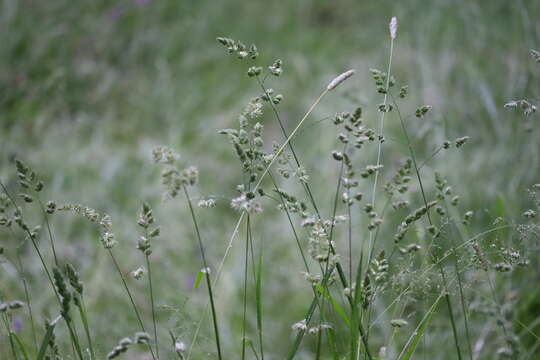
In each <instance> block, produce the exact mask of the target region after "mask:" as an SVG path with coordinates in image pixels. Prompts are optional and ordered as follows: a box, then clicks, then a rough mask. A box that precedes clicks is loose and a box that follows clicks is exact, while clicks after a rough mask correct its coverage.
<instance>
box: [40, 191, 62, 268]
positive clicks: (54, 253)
mask: <svg viewBox="0 0 540 360" xmlns="http://www.w3.org/2000/svg"><path fill="white" fill-rule="evenodd" d="M36 198H37V200H38V203H39V208H40V209H41V212H42V214H43V218H44V220H45V225H46V226H47V233H48V234H49V240H50V242H51V249H52V253H53V258H54V265H56V267H59V266H58V257H57V256H56V249H55V247H54V237H53V234H52V231H51V225H50V224H49V217H48V215H47V212H46V211H45V208H44V207H43V203H42V202H41V199H40V198H39V194H37V193H36Z"/></svg>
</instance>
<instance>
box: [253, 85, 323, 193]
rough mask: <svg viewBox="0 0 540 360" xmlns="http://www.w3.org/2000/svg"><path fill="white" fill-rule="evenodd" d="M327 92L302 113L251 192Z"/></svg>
mask: <svg viewBox="0 0 540 360" xmlns="http://www.w3.org/2000/svg"><path fill="white" fill-rule="evenodd" d="M327 93H328V89H327V88H325V89H324V91H323V92H322V93H321V95H319V97H318V98H317V99H316V100H315V102H314V103H313V104H311V106H310V107H309V109H308V111H307V112H306V113H305V114H304V116H303V117H302V119H301V120H300V121H299V122H298V124H297V125H296V127H295V128H294V130H293V131H292V132H291V134H290V135H289V136H288V137H287V139H286V140H285V142H284V143H283V144H282V145H281V146H280V147H279V148H278V151H276V153H275V154H274V156H273V157H272V160H271V161H270V163H269V164H268V166H266V168H265V169H264V172H263V173H262V174H261V176H260V177H259V181H257V184H256V185H255V188H254V189H253V192H256V191H257V189H258V188H259V186H260V185H261V183H262V181H263V179H264V177H265V176H266V174H268V171H269V170H270V168H271V167H272V165H274V162H275V161H276V160H277V159H278V157H279V155H281V153H282V152H283V150H284V149H285V147H286V146H287V145H288V144H289V143H290V141H291V140H292V138H293V137H294V135H296V133H297V132H298V130H299V129H300V127H301V126H302V124H303V123H304V122H305V121H306V119H307V118H308V117H309V115H310V114H311V113H312V112H313V110H315V107H316V106H317V105H318V104H319V103H320V102H321V100H322V98H323V97H324V96H325V95H326V94H327Z"/></svg>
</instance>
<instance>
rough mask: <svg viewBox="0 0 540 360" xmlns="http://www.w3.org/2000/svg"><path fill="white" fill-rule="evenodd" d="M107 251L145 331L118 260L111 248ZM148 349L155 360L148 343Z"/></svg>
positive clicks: (144, 330)
mask: <svg viewBox="0 0 540 360" xmlns="http://www.w3.org/2000/svg"><path fill="white" fill-rule="evenodd" d="M107 252H108V253H109V255H110V257H111V260H112V262H113V264H114V267H115V269H116V272H117V273H118V275H120V279H121V280H122V285H123V286H124V290H126V293H127V295H128V298H129V301H130V303H131V307H132V308H133V312H134V313H135V316H136V317H137V321H138V322H139V326H140V328H141V330H142V331H143V332H146V329H145V328H144V324H143V321H142V319H141V315H140V313H139V309H138V308H137V305H136V304H135V300H134V299H133V295H131V291H130V290H129V287H128V285H127V282H126V279H125V277H124V274H123V273H122V270H121V269H120V266H119V265H118V261H116V257H115V256H114V254H113V252H112V249H107ZM148 349H150V354H151V355H152V358H153V359H154V360H156V356H155V354H154V350H153V349H152V347H151V346H150V345H148Z"/></svg>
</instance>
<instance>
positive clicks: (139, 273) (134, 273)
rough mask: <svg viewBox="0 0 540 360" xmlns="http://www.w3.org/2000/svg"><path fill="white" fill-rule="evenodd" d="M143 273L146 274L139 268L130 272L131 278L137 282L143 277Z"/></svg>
mask: <svg viewBox="0 0 540 360" xmlns="http://www.w3.org/2000/svg"><path fill="white" fill-rule="evenodd" d="M145 272H146V271H145V270H144V268H143V267H142V266H141V267H139V268H137V269H135V270H133V271H132V272H131V276H133V277H134V278H135V279H137V280H139V279H140V278H142V277H143V275H144V273H145Z"/></svg>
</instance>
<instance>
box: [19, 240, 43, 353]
mask: <svg viewBox="0 0 540 360" xmlns="http://www.w3.org/2000/svg"><path fill="white" fill-rule="evenodd" d="M19 250H20V248H17V250H16V254H17V262H18V263H19V269H20V270H19V273H20V275H21V280H22V282H23V287H24V298H25V301H26V308H27V309H28V316H29V317H30V326H31V328H32V341H33V342H34V348H35V349H36V351H37V350H38V345H37V336H36V327H35V323H34V315H33V311H32V302H31V299H30V292H29V291H28V283H27V281H26V276H25V274H24V266H23V263H22V259H21V254H20V253H19Z"/></svg>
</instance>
